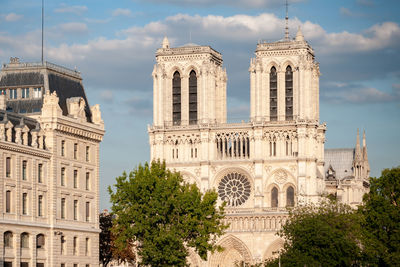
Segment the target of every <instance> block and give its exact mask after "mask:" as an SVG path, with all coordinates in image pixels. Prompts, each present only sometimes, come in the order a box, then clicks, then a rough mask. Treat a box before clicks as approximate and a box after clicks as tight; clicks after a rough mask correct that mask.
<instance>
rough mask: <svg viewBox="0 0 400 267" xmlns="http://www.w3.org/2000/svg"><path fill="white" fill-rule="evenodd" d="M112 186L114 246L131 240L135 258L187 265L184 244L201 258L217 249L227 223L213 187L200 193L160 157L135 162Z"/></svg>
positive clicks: (142, 261)
mask: <svg viewBox="0 0 400 267" xmlns="http://www.w3.org/2000/svg"><path fill="white" fill-rule="evenodd" d="M114 187H115V191H113V189H112V188H111V187H109V193H110V196H111V203H112V211H113V214H115V219H114V223H113V228H112V232H113V233H114V235H115V237H116V238H115V240H114V241H115V246H116V248H117V249H119V250H122V249H123V248H124V247H125V246H126V244H127V243H130V244H133V245H134V249H135V250H136V252H137V254H138V256H139V257H138V261H139V264H142V265H149V266H187V263H186V257H187V256H188V247H191V248H193V249H194V250H195V251H196V252H197V253H198V255H199V256H200V257H201V258H202V259H207V252H208V251H214V250H215V249H219V247H218V246H216V240H217V238H218V237H219V236H221V235H222V234H223V233H224V230H225V229H226V227H227V226H226V225H224V224H223V218H224V205H222V206H220V207H219V208H217V198H218V195H217V193H216V192H215V191H207V192H206V193H205V194H202V193H201V192H200V190H199V188H198V187H197V186H196V185H194V184H187V183H184V181H183V179H182V176H181V175H180V174H179V173H177V172H171V171H170V170H167V169H166V166H165V163H160V162H152V163H151V166H149V164H147V163H146V164H145V165H144V166H141V165H139V167H138V168H136V169H135V170H134V171H132V172H131V173H130V174H129V176H128V175H127V174H126V173H125V172H124V173H123V174H122V176H120V177H118V178H117V183H116V184H115V185H114Z"/></svg>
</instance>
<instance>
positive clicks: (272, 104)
mask: <svg viewBox="0 0 400 267" xmlns="http://www.w3.org/2000/svg"><path fill="white" fill-rule="evenodd" d="M277 118H278V75H277V73H276V68H275V67H272V68H271V71H270V72H269V119H270V120H271V121H276V120H277Z"/></svg>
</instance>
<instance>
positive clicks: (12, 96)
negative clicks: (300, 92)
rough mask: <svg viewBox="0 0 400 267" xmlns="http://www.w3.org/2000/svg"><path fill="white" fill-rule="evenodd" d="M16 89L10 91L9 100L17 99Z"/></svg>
mask: <svg viewBox="0 0 400 267" xmlns="http://www.w3.org/2000/svg"><path fill="white" fill-rule="evenodd" d="M17 97H18V96H17V89H10V99H17Z"/></svg>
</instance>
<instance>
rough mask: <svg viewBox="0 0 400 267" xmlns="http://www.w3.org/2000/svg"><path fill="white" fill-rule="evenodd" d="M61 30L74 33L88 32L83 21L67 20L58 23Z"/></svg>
mask: <svg viewBox="0 0 400 267" xmlns="http://www.w3.org/2000/svg"><path fill="white" fill-rule="evenodd" d="M56 28H59V29H60V30H61V31H63V32H65V33H75V34H82V33H87V32H88V27H87V25H86V24H85V23H81V22H69V23H64V24H60V25H58V27H56Z"/></svg>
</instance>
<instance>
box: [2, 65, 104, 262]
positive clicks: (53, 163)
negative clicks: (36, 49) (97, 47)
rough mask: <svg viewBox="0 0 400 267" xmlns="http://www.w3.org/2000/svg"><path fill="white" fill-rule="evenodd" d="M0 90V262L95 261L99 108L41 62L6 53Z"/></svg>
mask: <svg viewBox="0 0 400 267" xmlns="http://www.w3.org/2000/svg"><path fill="white" fill-rule="evenodd" d="M0 92H1V95H0V174H1V175H0V190H1V193H0V234H1V238H0V266H1V267H3V266H4V267H13V266H21V267H29V266H36V267H49V266H61V267H78V266H85V267H93V266H99V255H98V253H99V233H100V230H99V219H98V218H99V145H100V142H101V140H102V138H103V135H104V123H103V121H102V119H101V114H100V108H99V106H98V105H94V106H89V104H88V100H87V98H86V94H85V91H84V87H83V84H82V78H81V75H80V73H79V72H77V71H75V70H70V69H67V68H64V67H61V66H58V65H55V64H52V63H49V62H42V63H23V62H19V60H18V58H11V61H10V63H8V64H4V65H3V68H2V70H1V72H0Z"/></svg>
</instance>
